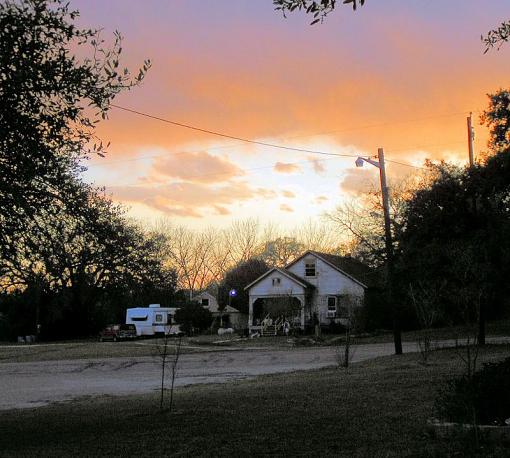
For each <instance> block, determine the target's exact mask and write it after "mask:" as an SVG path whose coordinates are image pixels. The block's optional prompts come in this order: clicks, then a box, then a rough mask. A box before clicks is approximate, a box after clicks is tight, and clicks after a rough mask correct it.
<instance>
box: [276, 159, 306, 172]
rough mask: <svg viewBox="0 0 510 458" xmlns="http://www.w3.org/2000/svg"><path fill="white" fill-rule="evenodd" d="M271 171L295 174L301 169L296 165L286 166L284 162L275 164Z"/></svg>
mask: <svg viewBox="0 0 510 458" xmlns="http://www.w3.org/2000/svg"><path fill="white" fill-rule="evenodd" d="M273 170H274V171H275V172H278V173H288V174H291V173H296V172H299V171H301V168H300V167H299V166H298V165H296V164H287V163H285V162H277V163H276V164H275V165H274V168H273Z"/></svg>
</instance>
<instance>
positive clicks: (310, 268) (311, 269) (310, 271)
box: [305, 262, 315, 277]
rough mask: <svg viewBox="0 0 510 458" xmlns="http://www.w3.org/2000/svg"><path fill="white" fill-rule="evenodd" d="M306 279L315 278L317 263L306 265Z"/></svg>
mask: <svg viewBox="0 0 510 458" xmlns="http://www.w3.org/2000/svg"><path fill="white" fill-rule="evenodd" d="M305 277H315V262H311V263H306V264H305Z"/></svg>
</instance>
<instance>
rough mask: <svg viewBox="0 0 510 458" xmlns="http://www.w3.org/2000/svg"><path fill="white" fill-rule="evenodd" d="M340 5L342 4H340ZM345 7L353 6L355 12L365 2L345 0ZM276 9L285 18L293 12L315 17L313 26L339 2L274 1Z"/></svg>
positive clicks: (320, 0) (314, 0)
mask: <svg viewBox="0 0 510 458" xmlns="http://www.w3.org/2000/svg"><path fill="white" fill-rule="evenodd" d="M339 3H340V2H339ZM341 3H342V4H344V5H351V6H352V8H353V9H354V10H356V8H357V7H358V5H359V6H363V4H364V3H365V0H343V1H341ZM273 4H274V5H275V9H276V10H277V11H281V12H282V13H283V15H284V16H285V15H286V14H287V13H292V12H293V11H296V10H298V11H301V10H303V11H305V12H306V13H308V14H311V15H312V16H313V21H312V23H311V25H313V24H316V23H317V22H320V21H322V20H323V19H324V17H326V16H327V15H328V14H329V13H331V11H333V10H334V9H335V7H336V4H337V0H273Z"/></svg>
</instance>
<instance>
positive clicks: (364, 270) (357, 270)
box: [285, 250, 377, 288]
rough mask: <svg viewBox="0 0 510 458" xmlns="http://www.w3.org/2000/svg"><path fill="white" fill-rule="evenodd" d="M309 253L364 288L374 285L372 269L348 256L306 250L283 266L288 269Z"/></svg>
mask: <svg viewBox="0 0 510 458" xmlns="http://www.w3.org/2000/svg"><path fill="white" fill-rule="evenodd" d="M310 254H311V255H313V256H315V257H316V258H318V259H320V260H321V261H323V262H325V263H326V264H328V265H329V266H331V267H332V268H333V269H335V270H337V271H338V272H340V273H342V274H344V275H345V276H347V277H349V278H350V279H351V280H353V281H355V282H356V283H358V284H359V285H361V286H363V287H364V288H369V287H372V286H376V284H377V282H376V279H375V275H374V272H373V271H372V269H371V268H370V267H368V266H367V265H365V264H363V263H362V262H360V261H358V260H357V259H354V258H351V257H350V256H337V255H334V254H329V253H321V252H319V251H313V250H308V251H306V252H305V253H303V254H302V255H301V256H299V257H298V258H296V259H294V260H293V261H292V262H291V263H290V264H287V265H286V266H285V268H286V269H288V268H289V267H291V266H293V265H294V264H296V263H297V262H298V261H300V260H301V259H303V258H304V257H305V256H308V255H310Z"/></svg>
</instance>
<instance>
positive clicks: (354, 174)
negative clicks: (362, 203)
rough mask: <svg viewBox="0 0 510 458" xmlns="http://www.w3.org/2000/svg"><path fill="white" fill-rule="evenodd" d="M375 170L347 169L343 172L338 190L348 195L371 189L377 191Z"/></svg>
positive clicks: (377, 175)
mask: <svg viewBox="0 0 510 458" xmlns="http://www.w3.org/2000/svg"><path fill="white" fill-rule="evenodd" d="M378 177H379V174H378V173H377V169H375V168H374V170H368V169H366V170H365V169H348V170H346V171H345V172H344V175H343V177H342V180H341V182H340V189H341V190H342V191H344V192H348V193H354V194H358V193H362V192H367V191H369V190H371V189H377V186H378Z"/></svg>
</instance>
